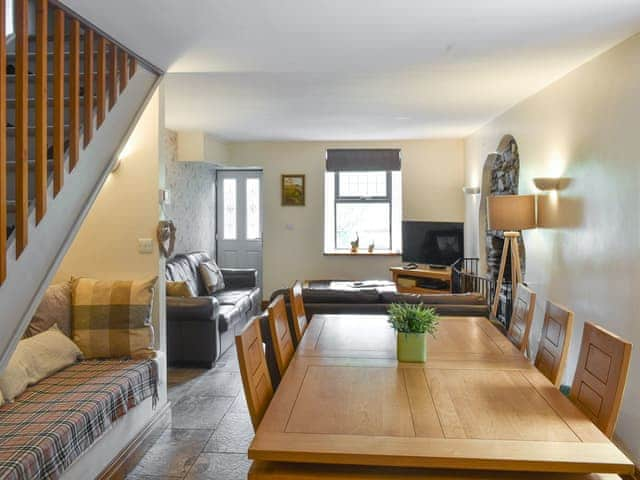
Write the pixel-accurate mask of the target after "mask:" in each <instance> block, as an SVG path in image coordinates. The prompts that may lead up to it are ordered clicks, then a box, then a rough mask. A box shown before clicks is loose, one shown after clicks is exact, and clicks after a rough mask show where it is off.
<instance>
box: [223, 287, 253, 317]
mask: <svg viewBox="0 0 640 480" xmlns="http://www.w3.org/2000/svg"><path fill="white" fill-rule="evenodd" d="M253 290H254V289H251V288H243V289H240V290H223V291H221V292H216V293H214V294H213V297H214V298H215V299H216V300H218V302H219V303H220V305H237V306H238V308H239V309H240V311H241V312H243V313H246V312H249V311H250V310H251V309H252V308H253V304H252V298H251V293H252V291H253Z"/></svg>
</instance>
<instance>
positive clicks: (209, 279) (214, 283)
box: [198, 261, 224, 295]
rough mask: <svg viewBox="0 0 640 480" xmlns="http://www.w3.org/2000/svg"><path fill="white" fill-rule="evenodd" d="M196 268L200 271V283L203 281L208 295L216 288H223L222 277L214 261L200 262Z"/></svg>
mask: <svg viewBox="0 0 640 480" xmlns="http://www.w3.org/2000/svg"><path fill="white" fill-rule="evenodd" d="M198 270H199V272H200V278H202V283H204V286H205V288H206V289H207V292H208V293H209V295H213V294H214V293H215V292H217V291H218V290H224V278H223V277H222V272H221V271H220V269H219V268H218V265H216V264H215V262H212V261H208V262H202V263H201V264H200V265H199V266H198Z"/></svg>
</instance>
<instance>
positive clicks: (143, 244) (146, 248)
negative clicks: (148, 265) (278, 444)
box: [138, 238, 153, 254]
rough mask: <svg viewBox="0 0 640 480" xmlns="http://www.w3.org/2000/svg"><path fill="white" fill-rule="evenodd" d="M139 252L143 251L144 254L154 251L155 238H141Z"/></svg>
mask: <svg viewBox="0 0 640 480" xmlns="http://www.w3.org/2000/svg"><path fill="white" fill-rule="evenodd" d="M138 253H142V254H149V253H153V240H152V239H151V238H139V239H138Z"/></svg>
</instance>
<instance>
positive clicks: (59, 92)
mask: <svg viewBox="0 0 640 480" xmlns="http://www.w3.org/2000/svg"><path fill="white" fill-rule="evenodd" d="M0 1H1V0H0ZM53 17H54V30H55V31H54V39H53V195H54V196H56V195H58V193H60V190H62V186H63V185H64V60H65V59H64V12H63V11H62V10H60V9H56V10H55V12H54V14H53Z"/></svg>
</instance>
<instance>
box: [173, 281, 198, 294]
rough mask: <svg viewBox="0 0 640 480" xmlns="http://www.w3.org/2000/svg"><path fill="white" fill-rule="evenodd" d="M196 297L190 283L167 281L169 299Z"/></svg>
mask: <svg viewBox="0 0 640 480" xmlns="http://www.w3.org/2000/svg"><path fill="white" fill-rule="evenodd" d="M195 296H196V294H195V293H194V292H193V290H191V287H190V286H189V283H188V282H186V281H181V282H170V281H167V297H181V298H193V297H195Z"/></svg>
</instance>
